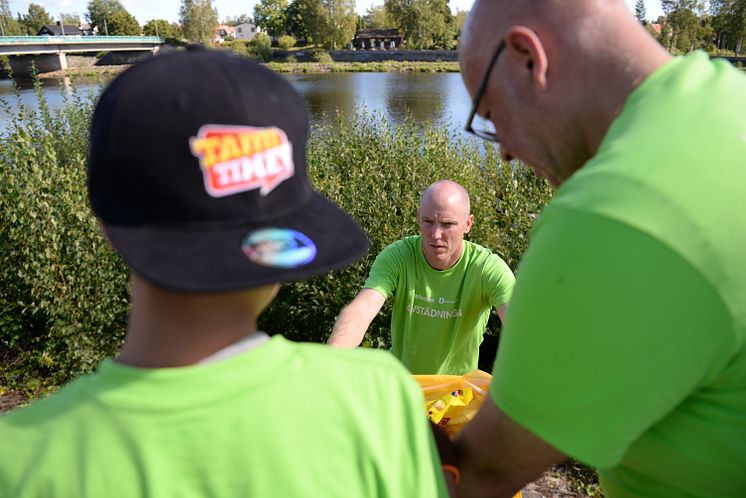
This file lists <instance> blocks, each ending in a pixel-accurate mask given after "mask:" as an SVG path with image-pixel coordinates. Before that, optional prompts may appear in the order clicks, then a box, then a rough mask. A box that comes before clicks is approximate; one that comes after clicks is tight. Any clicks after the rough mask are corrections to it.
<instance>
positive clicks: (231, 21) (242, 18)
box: [223, 14, 254, 26]
mask: <svg viewBox="0 0 746 498" xmlns="http://www.w3.org/2000/svg"><path fill="white" fill-rule="evenodd" d="M253 22H254V20H253V19H252V18H251V16H250V15H249V14H241V15H239V16H233V17H231V16H228V17H226V18H225V20H224V21H223V24H225V25H226V26H238V25H239V24H245V23H253Z"/></svg>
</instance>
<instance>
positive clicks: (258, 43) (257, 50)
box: [250, 33, 272, 62]
mask: <svg viewBox="0 0 746 498" xmlns="http://www.w3.org/2000/svg"><path fill="white" fill-rule="evenodd" d="M250 45H251V49H252V52H253V55H254V57H255V58H256V59H258V60H261V61H263V62H269V61H270V59H271V58H272V48H271V47H272V39H271V38H270V37H269V35H267V34H266V33H257V35H256V36H255V37H254V39H253V40H251V42H250Z"/></svg>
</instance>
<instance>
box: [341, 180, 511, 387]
mask: <svg viewBox="0 0 746 498" xmlns="http://www.w3.org/2000/svg"><path fill="white" fill-rule="evenodd" d="M417 221H418V223H419V227H420V235H417V236H410V237H406V238H404V239H401V240H399V241H397V242H394V243H393V244H391V245H389V246H387V247H386V248H385V249H384V250H383V251H382V252H381V253H380V254H379V255H378V257H377V258H376V260H375V262H374V263H373V266H372V268H371V270H370V275H369V276H368V279H367V280H366V281H365V284H364V285H363V290H362V291H360V293H359V294H358V295H357V297H355V299H354V300H353V301H352V302H351V303H350V304H348V305H347V306H346V307H345V308H344V309H343V310H342V312H341V313H340V315H339V318H338V319H337V322H336V323H335V324H334V329H333V331H332V335H331V337H330V338H329V341H328V342H329V344H331V345H333V346H338V347H356V346H358V345H360V343H361V341H362V339H363V337H364V335H365V332H366V330H367V329H368V326H369V325H370V323H371V321H373V318H375V316H376V315H377V314H378V312H379V311H380V309H381V307H382V306H383V304H384V302H385V301H386V299H389V298H393V299H394V302H393V314H392V318H391V343H392V352H393V354H394V355H395V356H396V357H397V358H399V359H400V360H401V361H402V363H404V366H406V367H407V368H408V369H409V370H410V371H411V372H412V373H414V374H454V375H462V374H465V373H468V372H471V371H473V370H475V369H476V368H477V362H478V356H479V344H480V343H481V342H482V337H483V334H484V331H485V327H486V325H487V320H488V319H489V315H490V311H491V309H492V308H493V307H494V308H495V309H497V313H498V315H499V316H500V318H501V319H504V318H505V312H506V309H507V304H508V302H509V301H510V295H511V292H512V289H513V283H514V282H515V278H514V277H513V273H512V272H511V271H510V268H509V267H508V265H507V264H506V263H505V262H504V261H503V260H502V259H500V257H499V256H497V255H496V254H494V253H493V252H492V251H490V250H489V249H487V248H485V247H482V246H480V245H478V244H474V243H473V242H469V241H465V240H464V236H465V235H466V234H467V233H469V231H470V230H471V227H472V224H473V223H474V215H472V214H471V213H470V203H469V194H468V193H467V192H466V189H464V187H462V186H461V185H459V184H458V183H456V182H453V181H450V180H442V181H439V182H436V183H434V184H432V185H431V186H430V187H428V188H427V190H425V192H424V194H423V195H422V199H421V201H420V207H419V210H418V212H417Z"/></svg>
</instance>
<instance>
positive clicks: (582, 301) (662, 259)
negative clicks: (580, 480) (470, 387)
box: [456, 0, 746, 497]
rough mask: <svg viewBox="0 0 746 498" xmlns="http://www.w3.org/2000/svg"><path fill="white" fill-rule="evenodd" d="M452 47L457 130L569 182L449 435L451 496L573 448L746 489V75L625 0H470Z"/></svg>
mask: <svg viewBox="0 0 746 498" xmlns="http://www.w3.org/2000/svg"><path fill="white" fill-rule="evenodd" d="M460 63H461V69H462V74H463V77H464V82H465V85H466V87H467V89H468V90H469V92H470V94H471V95H472V97H473V105H474V108H473V112H472V114H471V116H469V122H468V123H467V126H466V129H467V130H469V131H472V132H474V133H475V134H477V135H479V136H482V137H484V138H486V139H489V140H492V141H495V142H498V141H499V147H500V152H501V155H502V157H503V159H505V160H511V159H514V158H515V159H520V160H522V161H524V162H525V163H527V164H528V165H530V166H531V167H532V168H533V169H534V170H535V171H536V172H537V173H538V174H539V175H542V176H544V177H546V178H547V179H548V180H549V181H550V182H551V183H552V184H553V185H555V186H561V188H559V189H558V190H557V193H556V195H555V197H554V199H553V200H552V202H551V203H550V204H549V205H548V206H547V207H546V209H545V210H544V212H543V213H542V214H541V217H540V218H539V219H538V220H537V222H536V225H535V226H534V229H533V232H532V237H531V244H530V246H529V248H528V250H527V252H526V254H525V256H524V258H523V260H522V262H521V266H520V268H521V270H520V278H519V280H518V284H517V286H516V289H515V293H514V295H513V298H512V300H511V311H510V319H509V320H508V322H507V324H506V329H505V334H504V335H503V339H502V341H501V344H500V351H499V352H498V355H497V360H496V362H495V366H494V370H493V374H494V375H493V379H494V380H493V383H492V385H491V387H490V398H488V399H487V400H486V401H485V403H484V405H483V407H482V409H481V411H480V412H479V413H478V415H477V416H476V417H475V419H474V420H473V422H472V423H471V424H470V425H468V426H467V427H466V428H465V429H464V431H463V432H462V433H461V434H460V435H459V437H458V438H457V439H456V453H457V455H458V464H459V466H460V470H461V474H462V480H461V486H460V490H459V493H460V496H509V495H510V494H512V493H513V492H514V491H515V490H517V489H520V488H521V487H522V486H523V485H524V484H525V483H527V482H529V481H531V480H532V479H534V478H535V477H536V476H538V475H539V474H540V473H541V472H542V471H543V470H545V469H546V468H547V467H549V466H551V465H553V464H555V463H558V462H560V461H561V460H563V459H564V458H566V456H572V457H574V458H576V459H578V460H581V461H583V462H586V463H588V464H590V465H592V466H594V467H597V468H598V470H599V475H600V479H601V484H602V486H603V488H604V491H605V493H606V496H610V497H614V496H641V497H645V496H650V497H653V496H655V497H660V496H720V497H725V496H729V497H730V496H732V497H735V496H744V495H745V494H746V473H744V472H743V466H744V462H746V444H744V441H746V265H744V264H743V254H744V248H746V229H745V228H744V227H746V196H744V195H743V185H746V159H744V158H746V113H744V112H743V110H744V109H746V77H745V76H744V74H743V73H742V72H740V71H738V70H736V69H734V68H733V67H731V66H730V64H728V63H727V62H725V61H711V60H710V59H709V58H708V57H707V55H706V54H704V53H700V52H695V53H693V54H690V55H687V56H683V57H676V58H673V57H671V56H670V55H669V54H668V53H667V52H665V50H664V49H663V48H662V47H661V46H660V45H658V43H657V42H656V41H655V40H654V39H652V38H651V37H650V36H649V35H648V34H647V32H646V31H645V30H644V29H643V28H642V27H641V26H640V24H639V22H637V21H636V20H635V18H634V17H633V16H632V15H631V13H630V12H629V11H628V9H627V7H626V5H625V3H624V2H623V1H622V0H607V1H604V2H598V1H595V0H575V1H573V2H563V1H559V0H521V1H517V0H477V1H476V2H475V4H474V6H473V8H472V11H471V13H470V15H469V18H468V20H467V24H466V26H465V27H464V30H463V36H462V41H461V46H460ZM475 116H481V117H484V118H486V119H488V120H489V121H491V122H492V124H493V125H494V132H491V131H490V132H486V131H484V130H483V129H482V128H481V127H479V125H477V124H475V123H474V122H473V121H474V120H475ZM498 137H499V140H498Z"/></svg>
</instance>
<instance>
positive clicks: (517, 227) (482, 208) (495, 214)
mask: <svg viewBox="0 0 746 498" xmlns="http://www.w3.org/2000/svg"><path fill="white" fill-rule="evenodd" d="M308 163H309V175H310V177H311V179H312V181H313V183H314V185H315V187H316V188H317V189H318V190H320V191H321V192H322V193H324V194H325V195H326V196H327V197H329V198H330V199H331V200H333V201H334V202H336V203H337V204H339V205H340V206H342V208H343V209H345V210H346V211H347V212H348V213H350V214H351V215H352V216H353V217H354V218H355V219H356V220H357V221H358V222H359V223H360V224H361V226H362V227H363V228H364V229H365V230H366V231H367V232H368V234H369V237H370V239H371V249H370V252H369V254H368V256H367V257H366V258H365V259H363V260H362V261H361V262H359V263H357V264H355V265H353V266H352V267H350V268H348V269H346V270H343V271H338V272H335V273H332V274H330V275H327V276H324V277H321V278H317V279H315V280H312V281H306V282H298V283H294V284H289V285H286V286H284V287H283V288H282V289H281V290H280V293H279V295H278V297H277V299H275V301H274V302H273V303H272V305H271V306H270V308H269V309H268V310H267V311H266V312H265V313H264V314H263V315H262V317H261V318H260V326H261V327H262V328H263V329H264V330H267V331H269V332H272V333H283V334H285V335H287V336H288V337H291V338H293V339H295V340H304V341H323V340H325V339H326V338H327V337H328V335H329V333H330V331H331V327H332V325H333V323H334V320H335V317H336V316H337V314H338V313H339V311H340V310H341V309H342V307H343V306H344V305H345V304H347V303H348V302H349V301H350V300H351V299H352V298H353V297H354V296H355V295H356V294H357V292H358V291H359V290H360V287H361V285H362V284H363V281H364V280H365V278H366V276H367V274H368V270H369V269H370V265H371V264H372V262H373V260H374V259H375V256H376V255H377V254H378V253H379V252H380V251H381V249H383V247H385V246H386V245H387V244H389V243H391V242H393V241H395V240H398V239H400V238H402V237H404V236H407V235H412V234H416V233H417V230H418V228H417V222H416V219H415V214H416V212H417V207H418V204H419V198H420V195H421V193H422V192H423V191H424V189H425V188H426V187H427V186H428V185H429V184H431V183H432V182H434V181H436V180H439V179H443V178H451V179H454V180H456V181H458V182H459V183H461V184H463V185H464V186H465V187H466V188H467V190H469V193H470V196H471V201H472V212H473V213H474V218H475V224H474V227H473V229H472V231H471V233H470V234H469V239H470V240H472V241H474V242H477V243H480V244H483V245H485V246H486V247H489V248H491V249H492V250H494V251H496V252H497V253H498V254H500V255H501V256H502V257H503V258H504V259H505V261H506V262H507V263H508V264H509V265H510V266H511V267H512V268H513V269H515V268H516V266H517V264H518V260H519V259H520V257H521V255H522V254H523V252H524V250H525V247H526V243H527V237H528V235H527V234H528V231H529V229H530V227H531V225H532V223H533V221H534V219H535V217H536V215H537V214H538V212H539V211H540V209H541V208H542V207H543V206H544V204H545V203H546V201H547V200H548V199H549V196H550V189H549V187H548V186H547V185H546V183H545V182H544V181H543V180H540V179H537V178H536V177H534V176H533V175H532V174H531V173H529V172H528V171H527V170H526V168H525V167H522V166H520V165H511V164H509V163H504V162H501V161H500V160H499V158H498V153H497V150H496V149H495V148H493V147H491V146H490V147H489V148H487V149H485V150H480V148H479V147H478V146H474V145H468V144H466V143H464V142H462V141H460V140H459V139H458V138H457V137H455V136H451V135H449V134H448V133H447V132H444V131H441V130H436V129H431V128H427V127H424V126H419V125H416V124H415V123H414V122H412V121H408V122H406V123H404V124H403V125H400V126H397V127H394V126H389V125H388V124H387V123H386V122H385V121H384V120H383V118H380V117H375V116H370V115H366V114H361V115H359V116H358V117H357V118H356V119H354V120H353V121H351V122H341V121H340V122H338V123H337V124H336V125H328V126H323V127H319V128H316V129H314V130H313V132H312V134H311V140H310V143H309V149H308ZM310 317H313V318H312V319H311V318H310ZM389 324H390V307H388V306H385V307H384V310H383V312H382V313H380V314H379V316H378V317H377V318H376V319H375V320H374V322H373V324H372V325H371V327H370V328H369V332H368V334H366V338H365V344H366V345H369V346H374V347H382V346H387V345H388V344H389V333H388V330H389Z"/></svg>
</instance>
